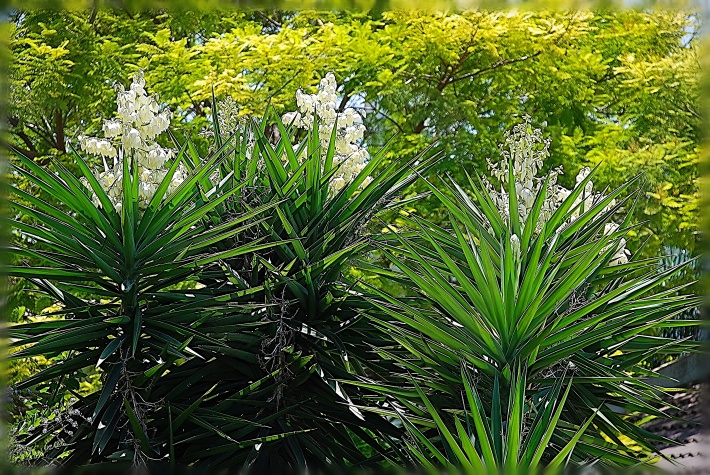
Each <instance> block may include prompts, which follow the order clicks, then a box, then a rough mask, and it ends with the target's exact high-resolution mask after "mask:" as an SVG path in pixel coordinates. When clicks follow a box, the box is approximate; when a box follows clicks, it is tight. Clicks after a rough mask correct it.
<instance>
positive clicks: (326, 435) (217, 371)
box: [5, 74, 698, 473]
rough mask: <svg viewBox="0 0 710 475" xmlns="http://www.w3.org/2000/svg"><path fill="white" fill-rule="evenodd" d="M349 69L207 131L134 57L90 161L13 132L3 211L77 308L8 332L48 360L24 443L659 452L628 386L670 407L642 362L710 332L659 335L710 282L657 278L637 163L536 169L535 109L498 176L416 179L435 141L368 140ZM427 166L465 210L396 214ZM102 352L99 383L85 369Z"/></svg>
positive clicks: (33, 277) (384, 461)
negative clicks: (198, 128) (602, 177)
mask: <svg viewBox="0 0 710 475" xmlns="http://www.w3.org/2000/svg"><path fill="white" fill-rule="evenodd" d="M336 87H337V85H336V84H335V78H334V77H333V76H332V75H327V76H326V77H325V78H323V80H322V81H321V84H320V86H319V88H318V92H317V93H316V94H313V95H309V94H304V93H302V92H298V93H297V98H296V103H297V111H295V112H293V113H288V114H285V115H283V117H280V116H278V115H277V114H275V113H274V112H273V111H272V110H270V109H268V108H267V110H266V112H265V114H264V116H263V117H262V118H261V119H255V118H251V117H248V118H245V117H243V116H242V115H241V114H240V113H239V112H238V111H237V110H236V105H235V103H234V102H233V101H224V102H221V103H218V102H217V101H216V100H215V99H214V96H213V97H212V103H211V117H210V119H209V121H210V123H211V126H212V128H211V131H210V132H209V133H208V134H207V136H208V138H207V139H208V140H209V141H210V142H211V146H210V150H209V152H208V153H207V154H201V153H200V152H199V151H198V147H196V146H195V144H194V142H193V141H192V140H191V138H189V137H185V138H179V137H176V136H175V135H173V134H172V133H168V134H167V135H168V137H163V133H164V132H166V131H167V128H168V125H169V122H170V114H169V112H168V111H167V110H165V109H163V108H161V107H160V106H159V104H158V102H157V99H156V98H154V97H151V96H148V94H147V92H146V90H145V81H144V79H143V77H142V75H140V74H138V75H136V76H135V77H134V80H133V83H132V84H131V86H130V88H129V89H127V90H124V89H123V88H121V87H119V89H118V99H117V108H118V110H117V114H116V116H115V118H112V119H108V120H104V121H103V124H102V130H103V135H104V136H103V137H102V138H97V137H80V138H79V141H78V142H79V144H80V147H81V150H82V151H83V153H82V152H79V151H74V150H72V153H73V157H74V166H75V167H76V169H77V170H78V172H77V174H75V173H73V172H72V171H71V170H69V169H68V168H66V167H65V166H64V165H63V164H62V163H61V162H59V161H55V162H54V163H53V169H54V170H53V171H50V170H48V169H47V168H45V167H43V166H40V165H38V164H37V163H35V161H33V160H32V159H31V158H30V157H27V156H26V155H24V154H23V153H22V152H21V151H20V150H17V149H15V152H16V154H17V160H16V162H14V163H13V167H12V176H11V182H12V183H14V184H15V185H16V186H11V187H10V191H11V192H12V193H13V195H14V198H13V200H12V206H13V215H12V216H11V218H9V219H6V220H5V221H6V222H7V223H8V224H10V225H11V226H12V227H13V228H14V229H15V231H16V235H15V240H14V244H13V247H12V249H11V250H12V252H13V253H14V256H15V257H16V258H17V260H18V262H22V260H24V262H22V263H21V264H17V265H13V266H11V267H10V268H9V275H10V276H12V277H14V278H20V279H24V281H26V282H28V283H29V284H31V286H33V288H34V289H35V290H36V291H37V292H40V293H43V294H44V295H46V296H48V297H49V299H50V300H51V301H53V302H56V303H57V305H58V307H57V308H56V310H55V311H54V312H51V313H49V314H48V315H47V317H49V318H43V319H38V320H37V321H33V322H30V323H22V324H16V325H12V326H11V327H10V328H9V331H8V333H9V336H10V338H11V339H12V342H11V348H12V350H13V353H12V354H11V357H12V359H15V360H22V359H26V358H33V357H43V358H45V360H44V363H43V364H45V366H44V367H43V368H42V369H40V370H39V371H38V372H36V373H32V374H29V375H25V376H24V377H23V378H22V380H21V381H19V382H18V384H16V385H15V387H14V388H13V389H15V390H16V391H19V393H17V394H18V396H17V398H18V401H19V402H20V411H23V410H24V411H26V414H28V415H29V416H30V417H25V418H24V420H22V421H21V422H19V423H17V424H16V425H15V430H14V434H13V437H14V440H13V443H14V444H15V446H16V447H17V448H26V449H27V450H24V451H23V450H16V451H15V456H16V460H17V461H23V462H34V463H60V464H64V465H65V466H68V467H76V466H83V465H87V464H92V465H93V466H95V467H106V466H111V464H114V465H115V466H117V467H122V466H123V465H124V464H125V465H130V464H134V465H138V466H142V467H150V468H154V469H156V468H163V469H169V468H174V467H177V466H192V467H196V468H201V469H205V470H215V469H218V468H232V469H235V468H238V467H243V468H245V469H248V470H250V471H252V472H254V473H283V472H284V471H288V470H296V471H299V472H305V471H306V470H318V469H322V470H324V471H332V470H335V469H346V468H349V467H350V468H352V467H359V468H363V467H382V466H384V465H388V464H390V465H395V466H404V465H406V464H409V463H414V464H415V465H417V466H420V467H423V468H426V469H430V470H437V469H439V468H448V469H449V470H457V469H463V470H464V471H468V472H472V473H480V472H481V471H482V470H484V471H489V472H494V471H496V470H498V469H499V468H501V469H504V470H505V471H507V473H519V472H520V471H521V470H530V471H533V470H534V469H536V467H543V466H546V467H547V468H548V469H549V470H553V469H554V468H555V467H557V466H560V467H561V466H565V465H566V464H568V463H572V464H582V463H584V462H588V461H591V460H595V459H600V460H601V464H602V465H610V466H618V465H625V464H630V463H636V462H638V461H640V460H643V458H644V457H646V456H647V455H648V453H649V451H650V450H651V445H650V442H649V441H648V440H646V439H645V437H646V436H647V434H645V433H644V432H643V430H642V429H640V428H638V427H636V426H635V425H633V424H631V423H630V422H628V421H627V420H626V419H625V418H624V417H622V416H619V415H618V414H617V413H616V412H615V410H614V408H613V407H612V405H614V406H619V407H624V408H626V409H628V410H630V411H636V412H643V413H646V414H654V415H657V416H659V417H663V414H662V413H661V412H660V411H659V410H658V405H659V398H658V395H657V394H655V393H654V392H653V388H651V387H650V386H648V385H647V384H646V383H644V382H643V381H642V380H641V379H639V377H640V376H645V375H648V374H650V372H649V371H648V370H646V369H644V368H643V366H642V363H643V362H644V361H645V360H646V359H648V358H649V357H650V356H652V355H654V354H656V353H664V354H665V353H669V354H671V353H677V352H678V351H681V350H690V349H693V348H694V346H693V345H692V344H689V343H688V344H685V343H683V342H678V341H675V340H670V339H663V338H658V337H653V336H647V335H646V332H647V331H648V330H649V329H652V328H657V327H659V326H665V325H675V323H672V322H669V319H671V318H672V317H673V316H674V315H675V314H677V313H678V312H681V311H684V310H686V309H688V308H692V307H693V306H695V305H697V303H698V301H697V299H695V298H692V297H682V296H677V295H676V294H677V293H678V290H679V289H678V288H675V287H669V288H659V286H661V285H662V284H663V282H665V281H667V280H668V279H670V278H671V277H672V276H673V275H674V274H675V273H676V272H677V271H678V270H679V269H680V268H681V267H682V266H679V267H674V268H672V269H670V270H666V271H662V272H659V271H658V270H657V268H656V265H657V262H656V260H653V259H651V260H647V259H638V258H637V255H638V253H637V254H635V255H633V256H631V257H629V255H630V252H629V251H627V250H626V248H625V240H624V236H625V235H626V234H627V233H628V232H629V230H630V229H632V228H633V226H632V225H631V223H630V220H631V216H632V215H633V202H634V198H635V197H636V195H635V193H637V192H635V191H634V186H636V185H635V183H636V182H634V181H632V182H629V183H627V184H625V185H624V186H622V187H620V188H618V189H616V190H615V191H613V192H603V193H599V192H594V191H593V189H592V185H591V177H592V175H591V174H590V175H589V176H586V175H584V174H582V175H580V178H579V180H578V181H579V182H578V184H577V185H576V186H575V187H574V188H573V189H572V190H567V189H565V188H563V187H561V186H559V185H557V184H556V183H555V182H554V181H555V178H556V175H555V172H553V173H551V174H549V175H547V177H546V178H540V177H537V176H536V172H537V171H538V169H539V168H540V167H541V165H542V161H543V159H545V158H546V156H545V154H546V153H547V145H546V144H544V143H543V142H542V138H541V135H540V134H541V133H540V131H536V132H535V133H532V132H531V131H530V130H528V127H529V123H527V122H526V123H524V124H522V125H520V126H519V127H517V128H516V129H515V130H514V132H513V134H512V135H510V136H509V138H508V142H507V145H508V146H509V150H507V151H506V152H505V153H507V155H506V158H505V159H504V160H503V161H502V162H501V164H500V165H497V166H493V168H492V171H493V174H492V175H493V176H492V177H491V178H490V179H491V180H493V183H491V182H490V181H489V179H488V178H484V179H482V180H478V181H476V180H473V179H472V180H471V181H470V183H469V184H468V186H467V188H470V189H471V190H472V191H473V193H474V195H473V196H472V197H469V196H468V195H467V194H466V192H464V191H463V190H462V189H461V188H460V187H459V186H458V185H456V183H453V182H451V183H450V185H449V186H450V189H448V190H445V191H446V192H443V191H442V190H440V189H438V188H437V187H436V186H432V185H430V184H428V182H427V181H426V180H425V179H422V178H421V176H422V175H425V174H428V173H429V172H430V171H431V169H432V167H433V166H434V165H435V164H436V163H437V154H435V153H430V151H429V150H427V151H425V152H423V153H422V154H420V155H417V156H415V157H413V158H408V159H406V160H404V159H403V160H392V154H396V152H397V151H396V150H395V149H391V150H388V149H387V148H383V149H382V150H380V152H379V153H378V154H376V155H374V156H373V157H369V155H368V153H367V150H366V149H365V148H364V146H363V144H362V138H363V133H364V131H365V127H364V125H363V124H362V118H361V117H360V115H359V114H358V113H356V112H355V111H354V110H353V109H347V108H346V109H344V110H342V111H340V110H338V108H337V103H338V100H339V98H338V96H337V94H336ZM166 142H170V143H171V146H172V147H175V149H174V150H173V149H172V148H170V147H168V146H167V145H166ZM87 155H93V156H94V162H96V161H103V169H101V170H98V171H94V170H92V166H91V165H90V164H88V162H87V159H86V156H87ZM110 162H112V164H111V163H110ZM77 175H80V176H77ZM20 178H21V179H22V180H24V181H23V183H25V184H26V183H29V184H30V185H31V186H30V188H29V191H28V189H27V187H26V186H17V183H18V182H19V179H20ZM415 182H421V183H423V184H424V185H425V186H428V187H429V189H430V192H431V194H433V195H434V197H435V198H437V199H439V200H441V203H442V205H443V206H445V208H446V209H447V211H448V213H449V215H450V218H451V222H450V225H449V226H447V227H440V226H439V225H437V224H433V223H427V222H424V221H421V220H420V219H418V218H416V217H415V216H410V217H408V218H405V219H404V221H403V222H404V223H406V224H407V228H399V229H393V228H391V227H389V226H388V225H383V224H381V223H382V222H381V221H380V220H379V218H378V215H380V214H382V213H384V215H388V213H389V214H391V213H395V212H397V211H401V215H402V216H405V217H406V216H407V215H408V211H402V210H406V209H408V208H407V207H408V205H409V204H410V203H411V202H413V201H416V200H418V199H419V198H420V196H419V195H403V191H404V190H405V189H407V188H408V187H409V186H410V185H412V184H413V183H415ZM629 191H631V193H629ZM47 196H52V197H54V199H55V201H56V202H55V201H52V202H50V201H48V200H46V199H44V198H45V197H47ZM452 196H453V198H452ZM614 200H617V201H614ZM508 210H512V211H510V212H509V211H508ZM617 216H621V224H620V225H615V224H613V220H614V219H616V218H617ZM373 223H374V224H373ZM376 255H378V256H382V255H384V256H385V257H386V258H387V259H389V260H390V261H391V262H392V263H394V264H395V266H394V268H392V269H383V268H381V267H378V266H377V265H374V264H373V262H374V261H375V259H373V256H376ZM355 263H357V265H358V269H357V271H352V270H351V266H352V265H353V264H355ZM354 276H368V279H369V276H375V277H379V279H380V281H382V280H390V281H392V282H396V283H397V284H398V285H399V286H403V288H405V289H406V290H407V292H408V294H409V295H411V297H406V296H405V297H401V298H395V297H392V296H390V295H388V294H387V293H386V292H384V291H383V290H382V289H381V288H378V287H375V286H372V285H371V284H365V283H364V282H363V281H362V280H358V278H356V277H354ZM368 279H366V280H368ZM368 282H369V280H368ZM91 373H93V374H99V378H100V380H101V386H100V388H98V389H97V390H95V391H91V390H88V391H87V390H85V391H81V390H79V389H80V388H79V384H80V381H82V380H84V379H85V378H87V375H89V374H91ZM28 390H30V393H29V395H28V393H27V391H28ZM29 400H31V403H30V402H26V406H25V407H24V408H22V403H23V401H29ZM501 401H508V404H505V403H504V402H503V403H502V402H501ZM502 406H503V407H502ZM621 437H624V438H627V439H631V440H633V441H634V442H636V443H637V444H639V445H640V446H641V448H642V449H643V450H642V453H641V454H640V455H638V454H636V453H634V452H633V450H632V449H631V448H630V447H628V446H627V445H626V444H627V442H624V441H622V440H621Z"/></svg>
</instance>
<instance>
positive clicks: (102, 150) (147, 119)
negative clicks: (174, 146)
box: [79, 71, 187, 212]
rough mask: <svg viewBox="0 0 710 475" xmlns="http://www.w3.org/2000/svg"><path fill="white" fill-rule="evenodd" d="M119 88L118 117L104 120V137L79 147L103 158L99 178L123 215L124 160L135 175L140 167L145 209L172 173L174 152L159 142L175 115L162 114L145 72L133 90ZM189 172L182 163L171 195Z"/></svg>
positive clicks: (141, 201) (140, 191)
mask: <svg viewBox="0 0 710 475" xmlns="http://www.w3.org/2000/svg"><path fill="white" fill-rule="evenodd" d="M117 89H118V91H117V92H118V94H117V98H116V105H117V106H118V111H117V117H116V118H114V119H106V120H104V122H103V127H102V130H103V133H104V138H97V137H87V136H80V137H79V144H80V146H81V149H82V150H84V151H85V152H86V153H88V154H91V155H97V156H100V157H101V158H102V160H103V165H104V168H103V171H99V172H98V173H97V174H96V175H97V178H98V180H99V183H100V184H101V186H102V188H103V189H104V191H105V192H106V194H107V195H108V196H109V198H110V199H111V203H112V204H113V205H114V207H115V208H116V211H118V212H120V210H121V206H122V199H121V196H122V193H123V188H122V186H121V183H122V176H123V160H129V163H130V166H129V167H128V168H129V170H131V172H132V173H133V167H137V173H138V178H139V184H138V204H139V206H140V207H141V208H145V207H146V206H147V205H148V203H149V202H150V200H151V198H152V197H153V195H154V194H155V191H156V190H157V189H158V186H159V185H160V183H161V182H162V180H163V178H164V177H165V175H166V174H167V173H168V170H169V167H168V166H166V162H167V161H168V160H170V159H171V158H172V157H173V155H174V153H173V150H171V149H169V148H164V147H162V146H161V145H160V144H159V143H158V142H157V141H156V139H157V137H158V136H159V135H160V134H162V133H163V132H165V131H166V130H167V129H168V126H170V117H171V113H170V111H169V110H163V111H160V106H159V105H158V97H157V96H155V95H154V96H149V95H148V93H147V92H146V90H145V79H144V77H143V73H142V72H141V71H139V72H137V73H136V74H135V75H134V76H133V82H132V83H131V85H130V87H129V89H127V90H126V89H124V87H123V86H122V85H119V86H118V88H117ZM107 158H109V159H113V163H112V164H111V165H109V164H108V163H107V161H106V159H107ZM186 172H187V171H186V169H185V168H184V166H182V164H180V166H179V167H178V169H177V170H176V171H175V173H174V174H173V177H172V180H171V182H170V185H169V187H168V193H170V192H171V191H173V190H174V189H175V188H177V187H178V186H179V185H180V184H181V183H182V182H183V181H184V180H185V177H186ZM83 183H84V185H85V186H87V187H88V184H87V182H86V180H83ZM93 201H94V203H95V204H96V205H100V201H99V199H98V197H97V196H96V195H94V196H93Z"/></svg>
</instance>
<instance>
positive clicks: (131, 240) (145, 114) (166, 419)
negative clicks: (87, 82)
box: [4, 75, 273, 467]
mask: <svg viewBox="0 0 710 475" xmlns="http://www.w3.org/2000/svg"><path fill="white" fill-rule="evenodd" d="M143 85H144V81H143V80H142V77H141V76H140V75H138V76H136V78H135V79H134V83H133V84H132V86H131V89H130V90H129V91H123V90H121V91H119V99H118V106H119V114H118V115H119V118H118V119H112V120H109V121H106V122H105V124H104V131H105V134H106V138H105V139H94V138H86V139H82V140H81V144H82V148H83V149H84V150H85V151H87V152H88V153H92V154H99V155H102V156H103V157H104V158H106V157H109V158H110V157H113V158H114V166H113V167H112V168H111V167H109V166H108V165H105V169H104V171H103V172H101V173H99V174H97V175H95V174H94V173H93V172H92V170H91V169H90V167H89V166H88V165H87V161H86V160H85V157H84V156H82V154H81V153H79V152H76V151H73V157H74V159H75V161H76V165H77V166H78V167H79V169H80V170H81V171H82V174H83V177H81V178H79V177H76V176H74V175H73V174H72V173H71V172H70V171H69V170H68V169H66V168H65V167H64V166H63V165H62V164H61V163H59V162H55V163H54V171H50V170H47V169H45V168H43V167H41V166H39V165H37V164H35V163H34V162H33V161H32V160H31V159H29V158H27V157H24V156H23V155H22V154H21V153H19V152H17V151H16V154H17V161H16V163H13V164H12V172H13V173H15V174H19V175H21V176H23V177H25V178H26V179H27V180H28V181H29V182H30V183H32V185H34V187H35V189H36V190H37V191H38V194H39V192H42V193H46V194H48V195H52V196H54V197H55V198H56V199H57V200H58V201H59V202H61V203H62V206H61V207H60V206H54V205H51V204H49V203H47V202H45V201H42V200H41V199H38V198H36V197H35V196H34V195H33V194H31V193H28V192H26V191H23V190H21V189H19V188H16V187H11V188H10V191H11V193H13V194H14V196H15V199H14V200H13V201H12V203H11V204H12V207H13V208H14V216H13V218H12V219H5V220H4V222H5V224H8V225H9V226H11V227H13V228H14V229H15V230H17V231H18V232H19V233H20V234H21V235H22V236H23V237H24V238H25V240H24V241H20V242H19V244H18V245H17V246H13V247H11V249H10V251H11V252H13V253H15V254H16V255H17V256H20V257H24V258H26V259H32V262H33V263H34V265H31V266H30V265H15V266H11V267H9V269H8V274H9V275H10V276H11V277H14V278H23V279H27V280H28V281H29V282H31V283H32V284H34V286H35V287H36V289H37V291H38V292H43V293H46V294H47V295H49V296H50V297H51V298H52V299H54V300H55V301H56V302H57V303H58V305H59V306H60V310H58V311H56V312H54V313H52V314H50V315H45V317H49V318H45V319H42V320H40V321H36V322H31V323H23V324H19V325H12V326H10V327H9V328H8V331H7V335H8V336H9V338H10V339H11V343H10V349H11V351H13V350H14V351H13V352H12V353H11V354H10V358H12V359H20V358H29V357H33V356H38V355H41V356H45V357H47V358H50V359H51V360H52V361H54V364H51V365H50V366H49V367H47V368H46V369H44V370H42V371H40V372H39V373H37V374H34V375H32V376H30V377H28V378H27V379H25V380H23V381H21V382H19V383H18V384H17V386H16V388H15V389H19V390H22V389H25V388H32V389H33V392H34V394H36V395H38V397H39V396H42V395H43V394H44V395H49V396H50V397H49V398H48V399H51V400H52V401H51V402H53V403H54V404H57V405H59V406H61V407H62V411H61V412H59V413H57V415H56V417H54V418H53V419H50V420H45V421H43V423H41V424H39V425H37V426H35V427H26V428H25V429H26V430H24V432H23V433H22V434H20V435H18V438H17V439H16V440H15V441H13V443H14V444H27V445H28V446H29V447H39V449H40V450H41V451H44V456H43V458H42V460H41V461H39V462H44V463H53V464H61V465H65V466H68V467H75V466H78V465H86V464H97V463H103V462H118V463H128V464H129V465H130V464H134V465H138V466H143V467H146V466H148V465H149V464H150V463H152V462H151V461H165V462H166V463H167V462H169V463H171V464H175V463H182V461H183V451H182V446H180V444H181V443H183V442H185V440H186V439H188V438H189V439H190V440H193V441H195V442H194V443H192V447H197V448H199V447H200V441H202V440H205V439H207V440H208V441H209V442H208V443H207V445H208V446H209V447H210V448H211V447H214V445H215V443H214V441H215V440H217V439H218V440H224V439H227V440H230V441H231V443H232V444H233V445H234V447H244V446H247V445H253V444H256V443H263V442H265V441H266V440H267V439H259V440H251V441H250V440H248V438H246V437H240V434H242V433H243V434H250V433H251V430H252V427H253V426H254V424H255V423H254V422H253V421H248V420H244V419H240V418H238V417H235V416H233V415H231V414H230V409H229V407H228V405H227V406H224V405H223V406H219V407H217V406H216V404H214V402H213V403H212V405H211V406H212V407H210V408H209V410H207V409H205V410H202V408H201V407H199V406H200V404H201V403H203V402H204V401H208V400H215V399H218V400H223V399H226V397H228V396H232V394H231V393H230V394H228V395H225V394H224V393H222V392H220V391H219V389H218V388H214V387H213V388H211V389H210V390H208V391H202V392H200V393H197V392H195V391H194V390H192V389H191V388H190V384H189V379H188V378H186V376H185V375H184V374H183V372H184V370H183V369H182V367H183V366H185V365H187V367H191V366H190V365H191V362H192V361H193V360H196V361H199V362H200V363H204V362H206V361H211V360H213V359H214V358H217V357H219V356H220V354H223V353H224V352H228V351H230V346H229V344H228V342H230V341H234V340H235V339H238V338H239V337H240V332H241V331H244V329H243V328H241V327H234V325H235V324H236V323H238V322H240V321H241V320H243V319H244V317H243V315H244V314H246V315H249V314H251V313H253V312H254V309H253V306H252V305H250V304H248V303H245V302H248V301H249V300H248V295H246V294H247V293H245V292H242V291H240V290H238V289H234V290H233V291H232V292H231V293H225V292H222V293H220V294H219V295H215V294H213V293H210V292H209V291H207V290H204V289H202V290H201V289H197V288H194V287H195V286H196V284H197V277H198V275H199V273H200V271H201V270H202V269H203V268H205V267H206V266H209V265H210V264H211V263H214V262H218V261H219V260H221V259H227V258H231V257H235V256H239V255H244V254H250V253H253V252H255V251H257V250H259V249H263V248H264V247H267V246H269V245H272V244H273V243H269V244H266V245H265V244H262V243H256V242H251V241H248V242H244V243H243V244H241V245H240V246H237V247H234V248H231V249H229V250H226V251H224V252H213V249H212V246H213V244H214V243H215V242H219V241H221V240H223V239H226V238H229V237H231V236H235V235H238V234H241V233H244V232H246V230H247V229H248V228H250V227H252V226H254V223H252V222H251V220H252V219H253V218H254V217H255V216H258V215H259V214H260V213H261V212H262V211H264V210H268V209H270V208H271V207H272V204H271V203H268V204H266V205H264V206H261V207H259V208H257V209H252V210H250V211H249V212H248V213H245V214H243V215H240V216H233V217H232V219H230V220H229V222H225V223H222V224H221V225H220V226H210V225H209V223H206V222H205V217H206V216H207V215H208V213H209V212H211V211H212V210H214V209H215V208H216V207H217V206H219V205H220V204H221V203H224V202H225V201H226V200H227V199H229V197H230V196H233V195H234V194H236V193H237V192H238V190H239V189H240V188H241V187H243V186H245V184H244V183H235V182H227V181H223V182H222V183H218V184H216V185H210V186H209V187H206V186H204V185H206V184H207V183H208V181H206V180H205V178H206V177H209V176H210V175H211V174H213V172H214V170H215V169H216V167H218V166H219V164H220V161H221V160H223V159H224V157H225V155H224V153H223V150H222V149H220V150H216V151H215V153H213V154H212V155H211V156H210V157H209V158H208V159H207V160H205V161H200V157H198V156H197V155H196V154H194V152H193V151H191V150H190V149H189V147H188V144H187V143H185V144H184V145H183V146H182V147H181V149H180V150H179V152H178V153H177V156H175V157H174V158H173V159H170V152H169V151H168V150H167V149H164V148H162V147H161V146H160V145H158V144H157V143H156V142H155V141H154V137H155V136H156V135H157V134H159V133H160V132H161V131H163V130H164V129H165V128H167V125H168V120H167V117H166V115H165V114H164V113H162V112H161V113H160V114H158V113H157V109H158V108H157V103H154V102H152V100H151V99H150V98H148V96H147V95H146V94H145V91H144V89H143ZM131 109H132V110H133V111H135V110H138V111H139V112H137V113H136V117H137V116H138V115H140V117H139V118H137V119H134V118H133V116H132V115H131V114H130V112H131ZM126 110H128V112H129V113H125V112H126ZM124 113H125V114H124ZM161 114H163V115H162V116H161ZM116 141H120V145H119V146H118V147H116V146H114V143H115V142H116ZM226 146H227V144H225V146H224V147H226ZM151 154H152V155H151ZM161 157H162V160H160V159H161ZM104 163H105V162H104ZM188 169H190V170H188ZM27 262H29V261H27ZM190 287H193V288H190ZM181 288H182V290H180V289H181ZM224 329H227V330H224ZM217 332H219V333H217ZM92 370H93V371H100V372H101V381H102V387H101V389H100V390H99V391H96V392H94V393H91V394H88V395H82V394H80V393H79V392H78V391H77V389H78V387H77V386H78V383H77V377H78V376H79V375H81V373H82V372H85V371H92ZM224 370H228V368H224ZM47 390H49V391H47ZM240 390H241V391H242V392H243V393H248V392H249V391H250V390H251V388H249V387H243V388H240ZM65 395H66V397H65ZM69 396H72V399H71V400H70V401H69V402H68V403H67V402H66V401H62V400H61V399H69ZM67 404H68V407H67ZM245 429H246V430H245ZM212 456H213V454H212V453H210V452H209V451H207V452H202V453H200V455H195V456H193V457H192V458H190V460H189V461H190V462H195V461H205V460H208V459H209V458H210V457H212Z"/></svg>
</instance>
